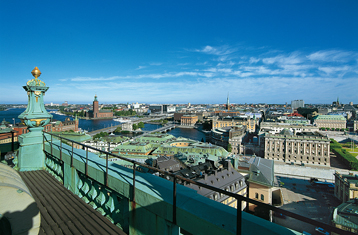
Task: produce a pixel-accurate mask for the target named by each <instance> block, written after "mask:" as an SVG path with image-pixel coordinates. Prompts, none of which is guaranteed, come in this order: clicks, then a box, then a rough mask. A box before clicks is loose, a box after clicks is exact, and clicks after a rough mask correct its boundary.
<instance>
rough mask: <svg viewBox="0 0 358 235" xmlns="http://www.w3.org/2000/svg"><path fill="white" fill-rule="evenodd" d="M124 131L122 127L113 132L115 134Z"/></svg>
mask: <svg viewBox="0 0 358 235" xmlns="http://www.w3.org/2000/svg"><path fill="white" fill-rule="evenodd" d="M121 131H122V127H120V126H119V127H117V128H116V129H115V130H114V131H113V132H114V133H120V132H121Z"/></svg>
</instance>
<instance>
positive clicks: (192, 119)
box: [180, 115, 198, 126]
mask: <svg viewBox="0 0 358 235" xmlns="http://www.w3.org/2000/svg"><path fill="white" fill-rule="evenodd" d="M197 121H198V116H196V115H183V116H182V117H181V118H180V125H182V126H194V125H195V123H196V122H197Z"/></svg>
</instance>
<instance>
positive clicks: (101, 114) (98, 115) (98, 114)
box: [86, 95, 113, 119]
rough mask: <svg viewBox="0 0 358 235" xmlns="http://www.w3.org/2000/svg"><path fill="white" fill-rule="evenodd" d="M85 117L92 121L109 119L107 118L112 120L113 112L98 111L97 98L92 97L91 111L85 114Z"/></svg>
mask: <svg viewBox="0 0 358 235" xmlns="http://www.w3.org/2000/svg"><path fill="white" fill-rule="evenodd" d="M86 117H87V118H93V119H107V118H108V119H109V118H113V112H112V110H110V109H107V110H106V109H101V110H100V109H99V106H98V100H97V96H96V95H95V96H94V101H93V110H90V111H88V112H87V113H86Z"/></svg>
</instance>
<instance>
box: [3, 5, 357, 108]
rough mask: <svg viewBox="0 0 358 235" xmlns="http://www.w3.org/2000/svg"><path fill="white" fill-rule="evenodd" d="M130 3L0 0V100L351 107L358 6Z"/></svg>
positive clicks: (9, 101)
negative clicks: (35, 96) (41, 91)
mask: <svg viewBox="0 0 358 235" xmlns="http://www.w3.org/2000/svg"><path fill="white" fill-rule="evenodd" d="M138 1H139V2H131V1H113V0H109V1H107V2H106V4H103V3H102V2H93V3H91V4H83V3H82V2H76V1H74V2H73V1H67V0H63V1H57V2H54V1H41V0H40V1H32V0H29V1H23V2H21V4H18V2H16V1H2V2H0V18H1V21H2V22H6V24H3V25H2V30H1V31H0V68H1V71H2V72H1V74H0V82H1V86H0V102H3V103H26V102H27V95H26V92H25V91H24V89H23V88H22V87H23V86H24V85H26V82H27V81H29V80H31V79H32V78H33V77H32V75H31V71H32V70H33V69H34V68H35V66H37V67H38V68H39V69H40V71H41V72H42V74H41V76H40V77H39V79H40V80H42V81H43V82H45V83H46V85H47V86H48V87H49V88H50V89H49V90H48V91H47V92H46V96H45V102H51V101H55V102H56V103H61V102H63V101H60V100H67V101H70V102H71V103H91V102H92V100H93V97H94V95H95V94H97V96H98V97H99V102H102V103H127V102H129V103H133V102H137V101H145V102H147V103H183V104H185V103H196V104H204V103H208V104H215V103H216V104H217V103H226V97H227V94H228V92H229V93H230V101H231V102H232V103H271V104H273V103H282V102H283V103H286V102H288V103H289V102H290V101H291V100H296V99H303V100H305V102H306V103H317V104H329V103H332V102H333V101H334V100H336V99H337V97H339V99H340V100H341V101H343V103H349V102H353V103H358V95H357V87H358V43H357V38H358V30H356V28H357V27H356V23H357V22H358V14H357V12H358V1H355V0H347V1H340V2H337V1H324V2H323V1H307V0H301V1H297V0H296V1H295V0H293V1H284V0H277V1H275V2H268V1H263V0H255V1H228V2H225V1H224V2H218V1H210V0H209V1H200V0H198V1H185V0H183V1H179V2H172V1H169V2H168V1H163V0H159V2H157V1H156V2H147V1H142V0H138ZM69 6H71V7H69ZM34 12H36V13H39V14H34ZM64 16H65V17H64Z"/></svg>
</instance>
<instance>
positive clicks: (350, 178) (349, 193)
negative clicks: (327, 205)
mask: <svg viewBox="0 0 358 235" xmlns="http://www.w3.org/2000/svg"><path fill="white" fill-rule="evenodd" d="M334 182H335V187H334V196H336V197H337V198H338V199H339V200H341V201H342V202H346V201H348V200H351V199H354V198H358V175H356V174H353V173H349V175H344V174H340V173H339V172H336V173H334Z"/></svg>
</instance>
